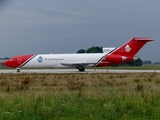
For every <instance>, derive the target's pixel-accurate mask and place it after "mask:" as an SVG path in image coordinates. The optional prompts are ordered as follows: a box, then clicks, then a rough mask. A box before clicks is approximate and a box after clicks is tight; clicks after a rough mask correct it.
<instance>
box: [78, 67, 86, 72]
mask: <svg viewBox="0 0 160 120" xmlns="http://www.w3.org/2000/svg"><path fill="white" fill-rule="evenodd" d="M77 69H79V72H84V71H85V68H84V67H77Z"/></svg>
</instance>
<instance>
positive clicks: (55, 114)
mask: <svg viewBox="0 0 160 120" xmlns="http://www.w3.org/2000/svg"><path fill="white" fill-rule="evenodd" d="M159 111H160V74H159V73H122V74H120V73H117V74H114V73H108V74H107V73H83V74H82V73H75V74H74V73H71V74H67V73H64V74H58V73H56V74H52V73H46V74H40V73H28V74H27V73H21V74H20V73H15V74H11V73H7V74H2V73H1V74H0V120H5V119H6V120H13V119H16V120H20V119H23V120H30V119H31V120H35V119H37V120H44V119H46V120H51V119H54V120H55V119H58V120H81V119H82V120H105V119H107V120H117V119H120V120H125V119H126V120H128V119H130V120H135V119H136V120H151V119H154V120H155V119H159V118H160V112H159Z"/></svg>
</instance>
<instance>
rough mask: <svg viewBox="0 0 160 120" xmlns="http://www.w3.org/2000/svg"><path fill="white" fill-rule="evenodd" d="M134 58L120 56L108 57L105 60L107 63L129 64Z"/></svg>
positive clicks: (112, 55)
mask: <svg viewBox="0 0 160 120" xmlns="http://www.w3.org/2000/svg"><path fill="white" fill-rule="evenodd" d="M134 58H135V57H132V56H122V55H114V54H111V55H108V56H106V57H105V60H106V61H108V62H130V61H133V60H134Z"/></svg>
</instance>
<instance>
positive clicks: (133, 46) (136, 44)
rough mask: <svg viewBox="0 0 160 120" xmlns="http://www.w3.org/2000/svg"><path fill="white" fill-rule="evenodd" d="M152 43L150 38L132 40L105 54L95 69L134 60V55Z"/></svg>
mask: <svg viewBox="0 0 160 120" xmlns="http://www.w3.org/2000/svg"><path fill="white" fill-rule="evenodd" d="M150 41H153V39H150V38H142V37H137V38H132V39H131V40H130V41H128V42H127V43H125V44H124V45H122V46H121V47H119V48H117V49H115V50H114V51H112V52H111V53H109V54H107V55H106V56H105V58H104V59H102V60H101V62H100V63H99V64H97V65H96V67H101V66H111V65H116V64H121V63H125V62H130V61H133V60H136V59H137V57H135V54H136V53H137V52H138V51H139V50H140V49H141V48H142V47H143V46H144V45H145V44H146V43H147V42H150Z"/></svg>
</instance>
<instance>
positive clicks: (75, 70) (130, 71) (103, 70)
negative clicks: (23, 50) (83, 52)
mask: <svg viewBox="0 0 160 120" xmlns="http://www.w3.org/2000/svg"><path fill="white" fill-rule="evenodd" d="M150 72H156V73H160V70H119V69H114V70H111V69H109V70H107V69H86V70H85V72H79V71H78V70H77V69H21V72H19V73H150ZM0 73H17V71H16V69H0Z"/></svg>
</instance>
